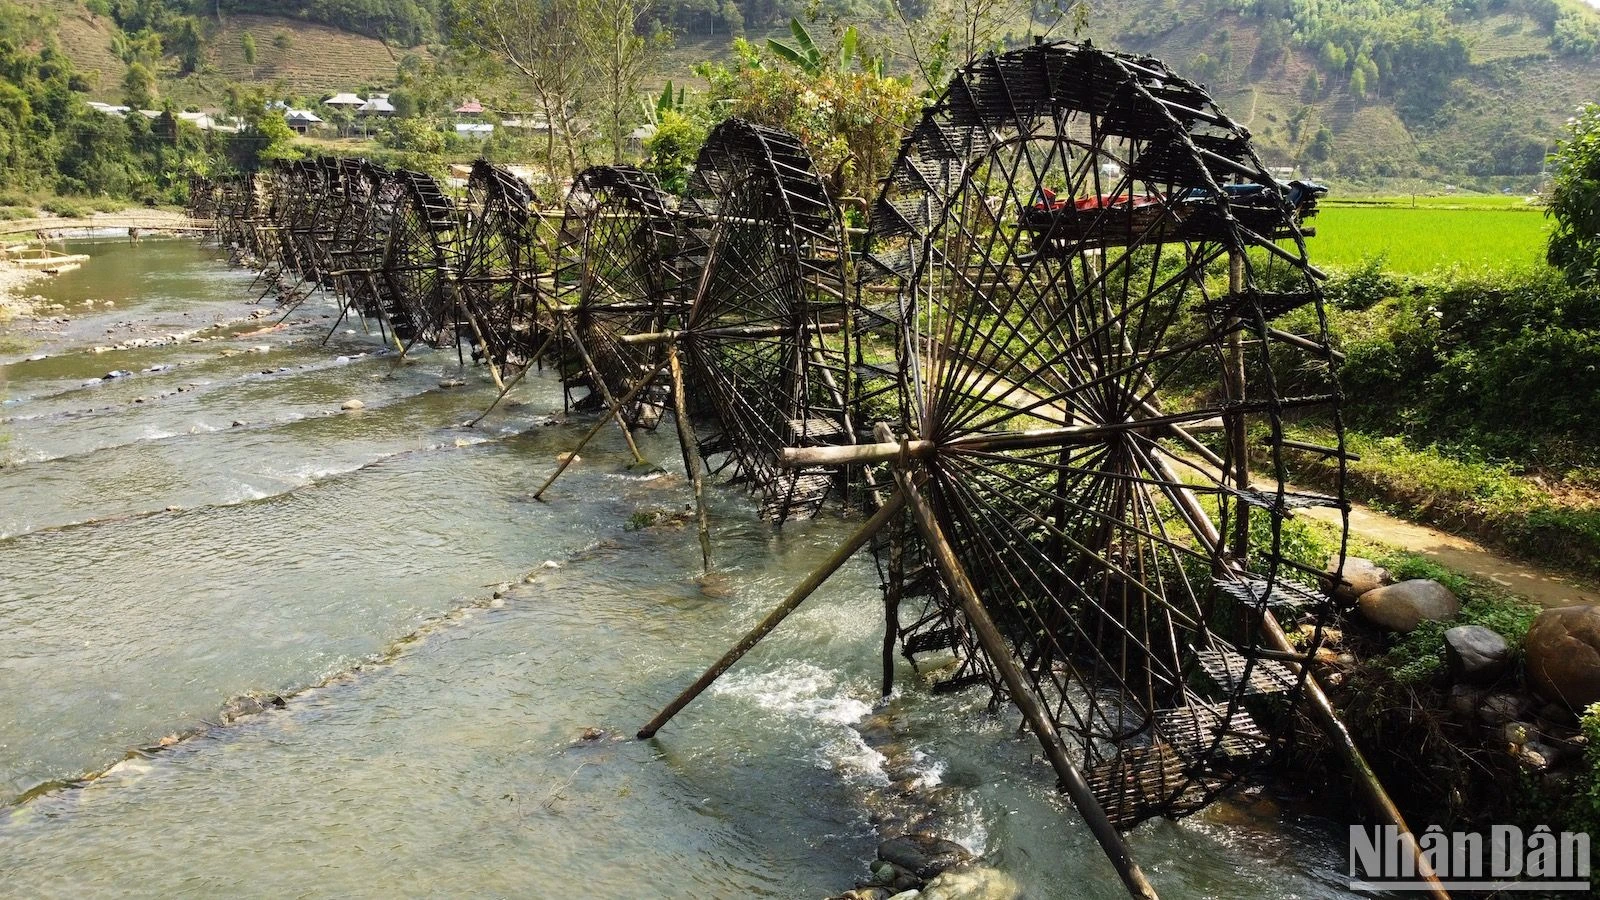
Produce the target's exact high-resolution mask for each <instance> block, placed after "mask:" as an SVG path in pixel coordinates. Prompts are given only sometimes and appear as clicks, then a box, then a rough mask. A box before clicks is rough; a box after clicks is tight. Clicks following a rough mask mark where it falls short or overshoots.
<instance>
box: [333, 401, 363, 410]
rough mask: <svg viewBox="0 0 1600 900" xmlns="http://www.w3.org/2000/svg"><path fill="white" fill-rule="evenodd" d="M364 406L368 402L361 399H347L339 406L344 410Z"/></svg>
mask: <svg viewBox="0 0 1600 900" xmlns="http://www.w3.org/2000/svg"><path fill="white" fill-rule="evenodd" d="M364 406H366V404H365V403H362V402H361V401H360V400H346V401H345V402H344V403H342V404H340V405H339V408H340V409H343V410H351V409H361V408H362V407H364Z"/></svg>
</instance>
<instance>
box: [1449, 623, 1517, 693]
mask: <svg viewBox="0 0 1600 900" xmlns="http://www.w3.org/2000/svg"><path fill="white" fill-rule="evenodd" d="M1444 661H1445V664H1446V665H1447V666H1448V667H1449V669H1450V677H1451V678H1453V679H1455V680H1456V681H1459V682H1463V683H1465V684H1489V683H1490V682H1493V681H1495V680H1497V679H1498V678H1500V676H1502V675H1504V674H1505V673H1506V670H1507V669H1509V668H1511V645H1510V644H1507V643H1506V639H1505V638H1503V637H1501V636H1500V635H1499V634H1497V633H1495V631H1494V629H1492V628H1485V627H1483V626H1482V625H1458V626H1456V627H1455V628H1452V629H1450V630H1448V631H1446V632H1445V633H1444Z"/></svg>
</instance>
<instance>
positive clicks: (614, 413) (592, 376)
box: [566, 319, 659, 465]
mask: <svg viewBox="0 0 1600 900" xmlns="http://www.w3.org/2000/svg"><path fill="white" fill-rule="evenodd" d="M566 326H567V331H568V332H569V333H570V334H571V336H572V346H573V347H575V348H577V350H578V357H579V358H580V359H582V360H583V367H584V368H585V369H588V370H589V380H590V381H591V382H593V383H594V389H595V391H596V392H597V393H599V394H600V399H602V400H604V401H605V402H606V408H608V409H610V410H611V418H612V419H615V420H616V423H617V427H618V428H620V429H622V439H623V440H625V441H627V442H628V451H629V452H630V453H632V454H633V461H634V464H635V465H643V464H644V461H645V460H644V454H643V453H640V452H639V445H638V444H635V443H634V442H633V429H632V428H629V427H628V420H627V419H624V418H623V417H622V407H623V405H624V404H621V403H618V402H616V398H615V397H613V396H612V395H611V388H609V387H607V386H606V379H605V375H604V374H603V373H602V372H601V371H600V370H599V369H598V368H597V367H596V366H595V364H594V360H593V359H591V358H590V357H589V348H588V347H585V346H584V345H583V338H582V337H579V335H578V329H577V327H576V326H574V325H573V324H572V320H571V319H567V320H566ZM658 371H659V370H658Z"/></svg>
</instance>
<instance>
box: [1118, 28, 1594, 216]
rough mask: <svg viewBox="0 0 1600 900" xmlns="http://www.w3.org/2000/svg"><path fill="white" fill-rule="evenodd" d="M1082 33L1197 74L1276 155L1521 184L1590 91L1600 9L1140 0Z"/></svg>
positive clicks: (1330, 165)
mask: <svg viewBox="0 0 1600 900" xmlns="http://www.w3.org/2000/svg"><path fill="white" fill-rule="evenodd" d="M1088 33H1089V34H1090V35H1091V36H1092V37H1094V38H1095V39H1096V40H1097V42H1098V43H1101V44H1103V45H1112V46H1117V47H1119V48H1123V49H1132V50H1137V51H1139V52H1147V53H1150V54H1152V55H1154V56H1158V57H1161V58H1162V59H1164V60H1166V61H1167V62H1168V63H1169V64H1171V65H1173V66H1174V67H1175V68H1176V69H1177V70H1178V71H1180V72H1185V73H1187V74H1189V75H1190V76H1191V77H1194V78H1196V79H1197V80H1199V81H1202V82H1205V83H1207V84H1208V85H1209V86H1210V87H1211V89H1212V91H1213V92H1214V93H1215V94H1216V96H1217V97H1218V99H1219V100H1220V101H1221V102H1222V104H1223V106H1224V108H1225V109H1226V110H1228V111H1229V113H1230V114H1231V115H1232V116H1234V117H1235V118H1236V119H1238V120H1239V121H1240V122H1242V123H1243V124H1245V125H1246V126H1247V127H1249V128H1250V129H1251V131H1252V133H1253V134H1254V135H1255V138H1256V142H1257V145H1258V148H1259V149H1260V150H1261V152H1262V153H1263V155H1264V156H1266V157H1268V158H1269V159H1270V160H1272V161H1274V162H1280V163H1282V164H1286V165H1287V164H1292V165H1299V166H1301V167H1302V168H1304V169H1308V170H1312V171H1315V172H1316V173H1318V174H1321V175H1328V176H1333V175H1338V176H1342V177H1343V179H1344V180H1346V181H1348V180H1350V179H1352V178H1353V179H1372V178H1377V177H1383V178H1423V179H1432V180H1438V179H1444V180H1449V181H1462V182H1464V183H1465V182H1467V181H1473V182H1474V183H1476V184H1478V185H1479V186H1481V187H1491V186H1500V185H1501V184H1505V183H1515V184H1516V185H1517V186H1518V187H1521V188H1527V187H1531V186H1532V184H1533V183H1534V181H1535V176H1537V175H1538V174H1539V172H1540V171H1541V169H1542V167H1543V161H1544V156H1545V154H1546V153H1548V152H1549V150H1550V149H1551V146H1552V144H1553V142H1554V139H1555V137H1556V135H1557V134H1558V133H1559V130H1560V127H1561V125H1562V123H1564V122H1565V121H1566V120H1567V119H1568V118H1569V117H1570V116H1571V115H1572V114H1573V111H1574V110H1575V109H1576V108H1577V107H1578V106H1579V104H1581V103H1582V102H1583V101H1585V100H1592V99H1594V98H1595V97H1597V96H1600V55H1597V48H1600V12H1596V11H1595V10H1594V9H1592V8H1589V7H1587V6H1584V5H1583V4H1581V3H1576V2H1574V3H1573V4H1572V5H1564V4H1561V3H1556V2H1551V0H1503V2H1480V3H1474V2H1446V0H1434V2H1413V3H1405V4H1398V3H1395V4H1387V3H1385V4H1380V3H1372V2H1355V0H1319V2H1311V0H1207V2H1201V3H1188V2H1185V3H1177V2H1174V0H1140V2H1134V3H1127V4H1110V3H1105V4H1102V5H1097V6H1096V8H1095V10H1094V14H1093V15H1092V16H1091V19H1090V27H1089V32H1088ZM1497 176H1498V177H1499V178H1500V179H1502V180H1501V181H1498V182H1497V181H1491V180H1489V179H1492V178H1494V177H1497ZM1512 179H1515V181H1514V182H1512Z"/></svg>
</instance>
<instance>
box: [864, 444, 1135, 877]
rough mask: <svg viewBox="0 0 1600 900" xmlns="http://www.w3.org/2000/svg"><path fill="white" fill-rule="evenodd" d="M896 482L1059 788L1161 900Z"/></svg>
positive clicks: (908, 490)
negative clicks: (1053, 771)
mask: <svg viewBox="0 0 1600 900" xmlns="http://www.w3.org/2000/svg"><path fill="white" fill-rule="evenodd" d="M878 427H879V429H880V430H887V429H886V428H885V426H882V425H880V426H878ZM881 439H882V435H881V434H880V440H881ZM894 477H895V481H897V482H898V483H899V485H900V493H901V494H903V495H905V497H906V503H907V505H909V506H910V508H911V517H912V519H913V520H914V521H915V522H916V523H917V529H918V530H919V531H921V532H922V537H923V540H925V541H927V543H928V548H929V549H930V550H932V551H933V556H934V561H935V562H936V563H937V564H938V566H939V570H940V572H941V573H942V574H943V575H944V578H945V583H946V585H947V586H949V588H950V591H951V593H952V594H954V595H955V596H956V598H957V599H958V600H960V601H961V609H962V612H963V613H965V614H966V617H967V621H968V623H969V624H971V625H972V630H973V633H974V634H975V635H976V636H977V638H978V644H979V645H980V646H981V647H983V652H984V654H985V655H987V656H988V657H989V661H990V662H991V663H992V664H993V665H994V667H995V669H996V670H998V671H999V672H1000V677H1001V678H1002V679H1003V680H1004V681H1005V683H1006V690H1007V691H1008V692H1009V693H1010V694H1011V701H1012V702H1013V703H1015V704H1016V705H1017V708H1018V709H1019V710H1021V711H1022V717H1023V718H1024V719H1025V720H1027V722H1028V725H1029V726H1030V727H1031V728H1032V729H1033V733H1034V736H1035V737H1037V738H1038V739H1039V745H1040V747H1041V748H1043V750H1044V755H1045V758H1046V759H1048V760H1049V761H1050V766H1051V768H1053V769H1055V772H1056V777H1057V778H1058V779H1059V786H1060V787H1061V789H1063V790H1064V791H1066V793H1067V796H1068V797H1070V798H1071V799H1072V803H1073V805H1074V806H1076V807H1077V808H1078V814H1079V815H1081V816H1083V820H1084V821H1085V822H1086V823H1088V825H1089V830H1090V831H1092V832H1093V833H1094V836H1095V840H1097V841H1099V843H1100V847H1101V849H1103V850H1104V851H1105V853H1106V856H1107V857H1108V858H1109V859H1110V860H1111V864H1112V866H1114V867H1115V868H1116V870H1117V874H1118V875H1119V876H1121V878H1122V883H1123V886H1124V887H1126V888H1127V889H1128V893H1129V894H1130V895H1132V896H1134V897H1139V898H1150V900H1155V898H1156V891H1155V888H1154V887H1152V886H1151V884H1150V881H1149V879H1147V878H1146V877H1145V875H1144V872H1143V871H1142V870H1141V869H1140V868H1139V864H1138V863H1136V862H1134V860H1133V856H1132V854H1131V852H1130V851H1129V850H1128V845H1127V843H1126V842H1125V841H1124V840H1123V839H1122V834H1121V833H1120V832H1118V831H1117V829H1116V826H1115V825H1112V824H1111V820H1110V819H1108V818H1107V817H1106V814H1105V810H1104V809H1102V808H1101V806H1100V801H1098V800H1096V799H1095V796H1094V791H1093V790H1091V789H1090V787H1089V782H1088V781H1086V780H1085V779H1084V777H1083V773H1082V772H1080V771H1078V767H1077V766H1076V765H1075V764H1074V763H1073V762H1072V760H1071V759H1070V758H1069V757H1068V756H1067V751H1066V746H1065V745H1064V744H1063V743H1062V741H1061V735H1060V734H1059V733H1058V732H1057V731H1056V726H1055V723H1054V722H1052V721H1051V720H1050V716H1049V715H1048V714H1047V713H1046V712H1045V709H1044V706H1043V704H1041V703H1040V702H1039V698H1038V695H1037V694H1035V693H1034V689H1033V685H1031V684H1029V683H1028V680H1027V679H1026V678H1025V677H1024V676H1023V674H1022V671H1021V670H1020V669H1018V668H1017V664H1016V661H1015V660H1014V659H1013V658H1012V656H1011V648H1010V647H1009V646H1008V645H1007V644H1006V642H1005V638H1004V637H1002V636H1001V634H1000V629H999V628H998V627H996V626H995V624H994V620H992V619H990V618H989V612H988V610H986V609H984V606H983V602H982V601H981V600H980V599H979V597H978V590H977V588H976V587H974V586H973V584H972V581H971V580H970V579H969V578H968V577H967V573H966V570H965V569H964V568H963V567H962V565H961V560H960V559H959V558H957V556H956V554H955V550H954V549H952V548H951V546H950V543H949V541H948V540H947V539H946V538H945V535H944V530H943V529H942V528H941V527H940V526H939V522H938V519H937V518H935V516H934V514H933V509H932V507H930V506H928V503H927V501H926V500H924V499H923V498H922V495H921V493H920V492H919V491H918V489H917V487H916V486H915V485H914V484H913V483H912V480H911V476H910V475H909V474H908V473H906V472H905V471H904V470H903V469H901V468H899V467H896V468H895V470H894Z"/></svg>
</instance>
